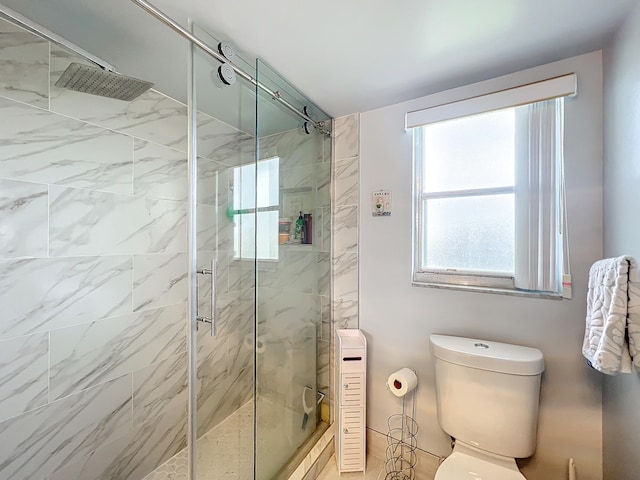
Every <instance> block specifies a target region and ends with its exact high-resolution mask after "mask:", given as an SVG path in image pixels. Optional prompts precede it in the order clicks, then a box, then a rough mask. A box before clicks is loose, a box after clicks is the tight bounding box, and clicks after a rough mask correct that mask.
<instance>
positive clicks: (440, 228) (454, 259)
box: [422, 194, 514, 273]
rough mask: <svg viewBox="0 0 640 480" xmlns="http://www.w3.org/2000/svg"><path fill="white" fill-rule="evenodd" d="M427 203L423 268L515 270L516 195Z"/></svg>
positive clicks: (509, 271) (506, 271)
mask: <svg viewBox="0 0 640 480" xmlns="http://www.w3.org/2000/svg"><path fill="white" fill-rule="evenodd" d="M425 202H426V205H425V207H424V209H423V213H424V218H423V221H424V222H425V223H424V224H425V225H426V235H425V237H424V245H423V255H422V258H423V259H424V260H423V262H424V263H425V264H424V265H423V266H422V267H423V268H426V269H457V270H466V271H474V272H482V271H484V272H505V273H512V272H513V268H514V267H513V265H514V195H513V194H503V195H490V196H479V197H462V198H445V199H431V200H425Z"/></svg>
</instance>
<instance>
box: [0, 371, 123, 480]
mask: <svg viewBox="0 0 640 480" xmlns="http://www.w3.org/2000/svg"><path fill="white" fill-rule="evenodd" d="M130 429H131V375H126V376H123V377H120V378H118V379H117V380H114V381H112V382H108V383H105V384H102V385H100V386H97V387H95V388H91V389H89V390H86V391H84V392H81V393H79V394H77V395H71V396H69V397H66V398H63V399H61V400H58V401H56V402H53V403H50V404H48V405H45V406H44V407H41V408H39V409H37V410H34V411H31V412H28V413H25V414H23V415H20V416H18V417H14V418H12V419H10V420H7V421H5V422H2V423H0V445H1V446H2V449H1V452H2V453H1V456H2V461H0V478H3V479H5V478H6V479H12V480H31V479H38V478H47V477H48V476H49V475H50V474H51V472H52V471H54V470H56V469H58V468H60V467H61V466H63V465H65V464H67V463H68V462H69V460H70V459H72V458H78V457H82V456H84V455H88V454H90V453H91V452H93V451H95V450H96V448H98V447H99V446H100V445H102V444H103V443H105V442H108V441H109V440H112V439H114V438H116V437H118V436H119V435H122V434H124V433H126V432H128V431H129V430H130ZM114 478H115V477H114Z"/></svg>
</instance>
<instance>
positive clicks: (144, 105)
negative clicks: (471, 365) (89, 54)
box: [50, 45, 187, 152]
mask: <svg viewBox="0 0 640 480" xmlns="http://www.w3.org/2000/svg"><path fill="white" fill-rule="evenodd" d="M71 62H79V63H87V62H86V61H85V60H83V59H81V58H80V57H78V56H77V55H75V54H73V53H71V52H69V51H67V50H64V49H63V48H60V47H58V46H55V45H52V46H51V84H50V88H51V90H50V91H51V94H50V95H51V99H50V105H51V111H53V112H57V113H62V114H63V115H68V116H70V117H73V118H77V119H79V120H83V121H85V122H88V123H92V124H94V125H100V126H102V127H105V128H109V129H111V130H116V131H118V132H123V133H127V134H129V135H132V136H134V137H138V138H141V139H143V140H149V141H152V142H154V143H159V144H160V145H165V146H169V147H174V148H177V149H178V150H182V151H183V152H186V146H187V107H186V106H185V105H184V104H182V103H180V102H178V101H176V100H173V99H172V98H169V97H167V96H165V95H163V94H161V93H159V92H157V91H155V90H149V91H148V92H146V93H144V94H142V95H141V96H140V97H138V98H136V99H135V100H133V101H131V102H123V101H122V100H114V99H111V98H104V97H99V96H96V95H88V94H86V93H81V92H74V91H71V90H65V89H62V88H58V87H56V86H55V83H56V82H57V81H58V78H60V75H62V72H64V70H65V69H66V68H67V66H68V65H69V63H71Z"/></svg>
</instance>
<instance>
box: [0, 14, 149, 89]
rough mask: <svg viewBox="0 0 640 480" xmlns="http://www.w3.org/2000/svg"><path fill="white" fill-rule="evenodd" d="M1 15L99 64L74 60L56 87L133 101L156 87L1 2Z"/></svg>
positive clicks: (0, 16)
mask: <svg viewBox="0 0 640 480" xmlns="http://www.w3.org/2000/svg"><path fill="white" fill-rule="evenodd" d="M0 18H2V19H4V20H7V21H9V22H12V23H14V24H16V25H18V26H19V27H22V28H24V29H25V30H27V31H28V32H30V33H33V34H34V35H37V36H38V37H40V38H42V39H44V40H47V41H49V42H51V43H54V44H56V45H58V46H60V47H63V48H66V49H68V50H71V51H72V52H74V53H77V54H78V55H80V56H81V57H83V58H85V59H87V60H88V61H90V62H91V63H93V64H95V65H97V67H94V66H91V65H83V64H80V63H76V62H74V63H71V64H70V65H69V66H68V67H67V69H66V70H65V71H64V72H63V73H62V75H61V76H60V78H59V79H58V81H57V82H56V84H55V85H56V87H59V88H67V89H69V90H75V91H77V92H82V93H89V94H91V95H99V96H101V97H107V98H115V99H118V100H125V101H131V100H133V99H135V98H137V97H139V96H140V95H142V94H143V93H144V92H146V91H147V90H149V89H150V88H151V87H153V83H151V82H147V81H145V80H140V79H137V78H133V77H128V76H126V75H122V74H120V73H117V72H116V68H115V67H114V66H113V65H111V64H110V63H108V62H106V61H104V60H102V59H101V58H99V57H96V56H95V55H93V54H91V53H89V52H87V51H86V50H84V49H83V48H80V47H79V46H77V45H75V44H74V43H71V42H70V41H69V40H67V39H65V38H62V37H61V36H60V35H57V34H55V33H53V32H52V31H50V30H48V29H46V28H44V27H43V26H42V25H40V24H38V23H36V22H33V21H31V20H29V19H28V18H26V17H24V16H22V15H20V14H19V13H18V12H16V11H14V10H11V9H10V8H8V7H6V6H4V5H2V4H0ZM98 67H99V68H98Z"/></svg>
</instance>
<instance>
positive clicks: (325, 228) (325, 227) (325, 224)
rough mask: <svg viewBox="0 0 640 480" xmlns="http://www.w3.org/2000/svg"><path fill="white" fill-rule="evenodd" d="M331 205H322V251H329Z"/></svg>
mask: <svg viewBox="0 0 640 480" xmlns="http://www.w3.org/2000/svg"><path fill="white" fill-rule="evenodd" d="M332 224H333V222H332V214H331V207H322V248H321V250H322V251H323V252H330V251H331V236H332V231H331V226H332Z"/></svg>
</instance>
